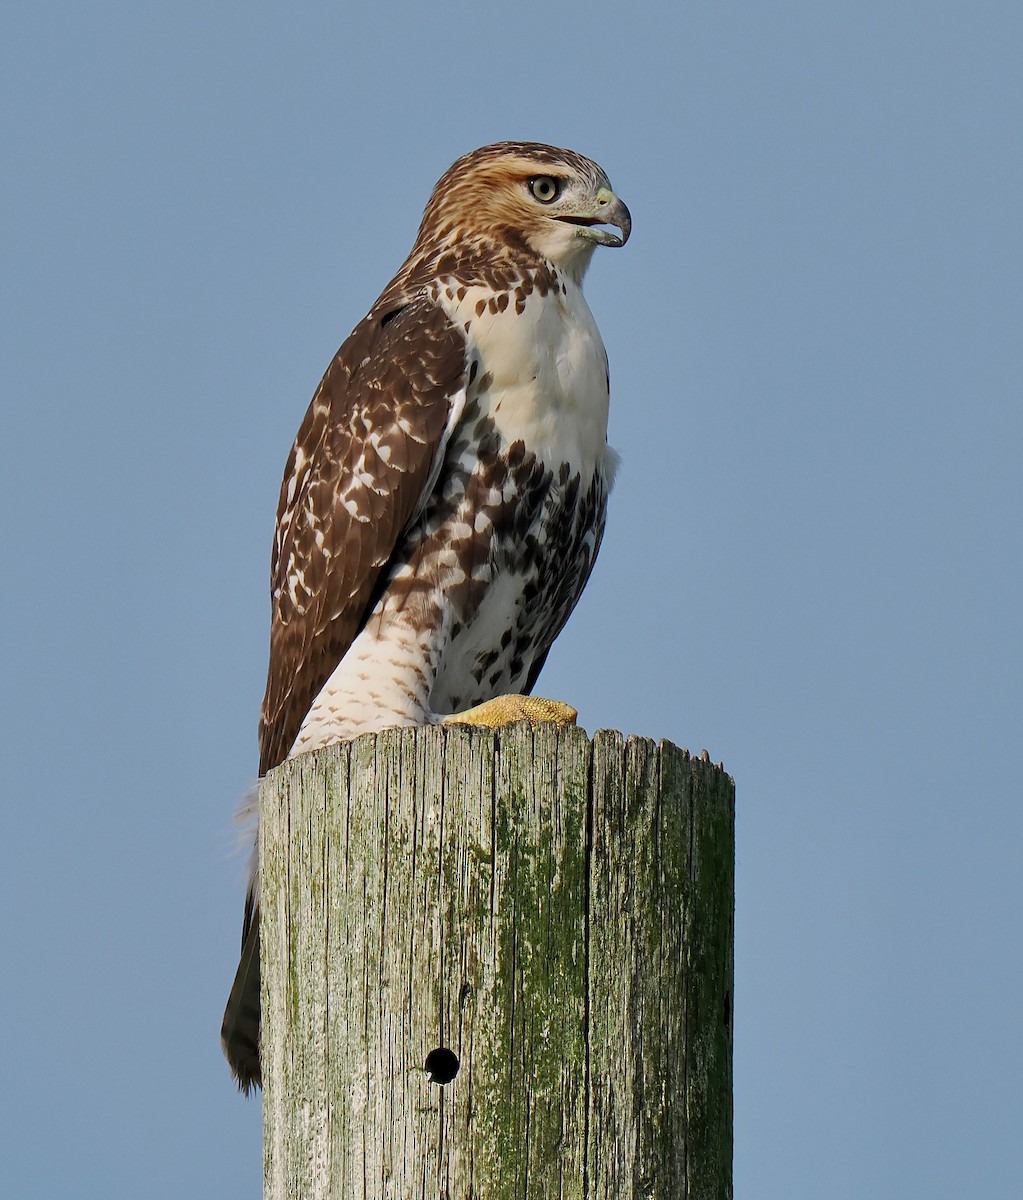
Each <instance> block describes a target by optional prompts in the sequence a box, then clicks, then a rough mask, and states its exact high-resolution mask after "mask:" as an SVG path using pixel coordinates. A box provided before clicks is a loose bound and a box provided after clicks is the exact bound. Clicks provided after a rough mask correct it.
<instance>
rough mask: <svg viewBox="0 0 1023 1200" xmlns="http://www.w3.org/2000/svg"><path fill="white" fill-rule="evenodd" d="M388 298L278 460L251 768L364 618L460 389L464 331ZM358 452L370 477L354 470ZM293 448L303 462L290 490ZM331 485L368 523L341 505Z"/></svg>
mask: <svg viewBox="0 0 1023 1200" xmlns="http://www.w3.org/2000/svg"><path fill="white" fill-rule="evenodd" d="M388 307H390V308H391V310H392V311H393V307H394V298H393V296H391V297H388V295H387V293H385V296H384V297H381V302H378V303H377V304H376V305H375V306H374V308H373V310H372V311H371V312H370V314H369V315H368V316H367V317H366V319H365V320H364V321H362V322H361V323H360V324H359V325H358V326H357V327H356V329H355V330H354V332H353V333H352V334H351V336H350V337H349V338H348V340H347V341H346V342H345V343H344V345H343V346H342V347H341V349H340V350H339V351H338V352H337V354H336V355H335V357H334V360H333V362H332V363H331V364H330V366H329V367H328V368H327V372H326V374H325V375H324V377H323V380H322V382H321V383H320V386H319V387H318V388H317V390H316V393H315V395H314V396H313V399H312V403H311V404H310V406H309V410H308V412H307V413H306V416H305V419H304V420H303V422H302V425H301V428H300V429H299V432H298V436H297V438H296V439H295V445H294V447H293V448H292V451H291V455H290V456H289V459H288V466H287V469H286V470H285V475H284V483H283V484H282V487H281V496H280V501H279V504H278V509H277V538H276V539H275V544H274V552H273V558H272V562H271V594H272V611H271V627H270V666H269V671H268V675H267V684H266V694H265V697H264V700H263V708H262V713H261V716H260V726H259V749H260V765H259V770H260V774H261V775H262V774H264V773H265V772H266V771H268V770H270V769H271V768H272V767H274V766H276V765H277V764H278V763H279V762H281V761H283V759H284V758H285V757H286V756H287V754H288V751H289V750H290V749H291V746H292V743H293V742H294V740H295V738H296V736H297V735H298V731H299V728H300V726H301V724H302V720H303V718H304V717H305V715H306V713H307V712H308V711H309V706H310V705H311V704H312V702H313V700H314V699H315V697H316V695H317V693H318V692H319V691H320V689H321V688H322V687H323V685H324V684H325V683H326V682H327V680H328V678H329V677H330V674H331V672H332V671H333V669H334V667H335V666H336V665H337V664H338V663H339V662H340V661H341V658H342V657H343V655H344V653H345V651H346V650H347V649H348V647H349V646H350V645H351V643H352V640H353V639H354V638H355V636H356V634H357V633H358V632H359V629H360V628H361V627H362V625H363V623H364V622H365V620H366V616H367V612H368V610H367V606H368V602H369V599H370V597H371V596H372V595H373V592H374V589H375V587H376V584H377V581H378V579H379V577H380V574H381V572H382V571H383V570H384V568H385V567H386V565H387V562H388V560H389V559H390V557H391V554H392V553H393V551H394V547H395V545H396V544H397V542H398V539H399V538H400V536H401V533H402V531H403V530H404V529H405V528H406V526H407V524H408V522H409V518H410V517H411V516H412V514H413V512H414V511H415V509H416V507H417V505H418V504H419V501H420V499H421V494H422V491H423V488H424V486H425V483H426V481H427V479H428V477H429V473H430V467H431V465H432V463H433V457H434V453H435V451H436V447H437V445H438V443H439V442H440V440H441V436H442V433H443V431H444V427H445V424H446V422H447V420H448V415H449V407H450V399H451V397H452V396H453V395H454V394H455V393H457V392H458V391H459V390H460V388H461V387H462V383H463V377H464V363H465V341H464V338H463V336H462V335H461V333H460V331H458V330H455V329H453V328H452V327H451V325H450V323H449V322H448V321H447V319H446V317H445V316H444V314H443V312H442V310H441V309H439V308H437V307H436V306H434V305H433V304H432V303H430V302H429V301H428V300H426V299H424V298H423V297H417V298H414V299H411V300H410V301H409V302H408V303H407V304H405V305H404V307H402V308H401V311H400V312H398V313H397V315H396V316H394V317H392V319H391V320H389V321H387V323H386V324H384V323H382V321H381V316H382V315H386V310H387V309H388ZM381 309H383V310H385V311H384V312H383V313H381ZM367 359H368V362H367V361H366V360H367ZM399 421H402V422H404V423H405V424H406V426H407V427H408V428H409V429H410V430H411V432H404V431H403V430H402V428H401V427H400V426H399V423H398V422H399ZM371 430H372V431H375V432H376V433H378V435H379V436H380V438H381V445H382V446H386V447H388V448H389V450H390V457H389V459H388V460H387V461H385V460H384V458H382V457H381V456H380V455H379V454H378V453H377V452H376V451H374V450H373V448H372V446H371V445H370V444H369V441H368V434H369V432H370V431H371ZM363 454H365V455H366V458H365V462H364V473H365V474H366V475H369V476H371V477H372V480H373V484H372V486H369V485H368V484H366V483H361V482H359V481H358V479H357V478H356V476H355V475H354V471H353V468H354V467H355V465H356V464H357V463H358V462H359V459H360V456H362V455H363ZM300 457H303V458H304V460H305V465H304V467H303V468H302V470H301V471H300V472H299V474H298V484H297V487H296V489H295V492H294V496H293V497H292V498H291V499H289V494H288V492H289V486H290V485H291V481H292V478H293V476H294V474H295V465H296V463H297V462H298V461H299V458H300ZM342 488H345V495H346V496H347V498H348V499H349V502H350V503H352V504H354V505H355V506H356V507H357V509H358V510H359V512H360V513H361V514H364V515H366V516H367V517H368V518H369V519H368V520H367V521H361V520H358V519H357V518H356V517H355V516H353V515H352V514H351V513H350V512H349V511H348V509H347V508H346V507H345V505H344V503H343V502H342V499H341V495H340V494H339V493H340V491H341V489H342ZM317 531H319V533H320V536H321V537H322V538H323V539H324V543H323V545H322V547H320V546H317V543H316V535H317ZM296 578H300V579H301V580H302V586H298V587H296V586H295V580H296ZM289 584H290V585H291V587H290V588H289ZM292 589H294V590H295V591H296V593H297V594H296V595H295V596H294V598H292V595H291V590H292Z"/></svg>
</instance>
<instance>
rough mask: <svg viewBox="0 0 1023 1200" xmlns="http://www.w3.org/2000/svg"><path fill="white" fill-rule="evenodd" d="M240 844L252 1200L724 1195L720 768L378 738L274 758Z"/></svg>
mask: <svg viewBox="0 0 1023 1200" xmlns="http://www.w3.org/2000/svg"><path fill="white" fill-rule="evenodd" d="M260 861H261V870H262V879H263V893H262V896H263V898H262V926H261V934H262V947H263V970H262V986H263V993H262V1002H263V1047H262V1053H263V1064H264V1067H263V1078H264V1097H263V1113H264V1155H265V1189H264V1195H265V1197H266V1198H267V1200H284V1198H285V1197H302V1198H303V1200H320V1198H330V1200H341V1198H344V1200H349V1198H354V1197H359V1198H365V1200H391V1198H394V1200H398V1198H401V1200H408V1198H411V1197H431V1198H432V1197H446V1198H450V1200H470V1198H473V1200H504V1198H505V1197H508V1198H511V1197H515V1198H526V1200H533V1198H537V1200H541V1198H542V1200H547V1198H553V1197H558V1198H567V1197H579V1198H581V1200H591V1198H593V1200H596V1198H601V1200H621V1198H624V1197H630V1198H632V1197H652V1198H657V1200H661V1198H663V1200H669V1198H670V1200H678V1198H681V1197H701V1198H702V1197H715V1198H717V1197H728V1196H730V1195H731V1136H732V1131H731V1104H732V1100H731V1049H732V1035H731V992H732V924H733V890H734V889H733V861H734V789H733V785H732V781H731V780H730V779H729V778H728V776H727V775H726V774H725V773H724V771H723V770H721V769H720V768H718V767H714V766H712V765H711V764H710V763H707V762H703V761H697V760H693V759H691V758H690V757H689V755H688V754H687V753H686V752H685V751H682V750H679V749H678V748H677V747H674V746H672V745H670V744H669V743H661V744H660V745H659V746H658V745H655V744H654V743H653V742H651V741H649V740H646V739H642V738H629V739H623V738H622V736H621V735H620V734H617V733H614V732H607V731H605V732H601V733H598V734H597V735H596V736H595V737H594V739H593V741H592V742H591V741H590V740H589V739H588V738H587V736H586V734H585V733H584V732H583V731H582V730H579V729H564V730H561V731H558V730H556V729H555V728H554V727H553V726H538V727H535V728H533V727H530V726H527V725H519V726H514V727H510V728H506V729H503V730H500V731H498V732H496V733H492V732H489V731H481V730H476V729H471V728H467V727H453V728H449V729H439V728H429V729H405V730H388V731H386V732H384V733H381V734H377V735H369V736H367V737H363V738H359V739H358V740H357V741H354V742H352V743H348V744H342V745H338V746H332V747H329V748H327V749H325V750H321V751H318V752H316V753H315V754H311V755H305V756H302V757H300V758H297V759H294V760H290V761H288V762H286V763H284V764H283V765H282V766H281V767H279V768H277V769H276V770H274V771H272V772H270V774H269V775H268V776H267V778H266V779H265V780H264V783H263V786H262V794H261V826H260ZM439 1047H446V1048H449V1049H450V1050H452V1051H454V1053H455V1054H457V1055H458V1058H459V1066H458V1071H457V1074H456V1075H455V1077H454V1079H453V1080H451V1081H450V1082H449V1083H447V1084H445V1085H441V1084H439V1083H436V1082H432V1081H431V1079H430V1077H429V1075H428V1073H427V1070H426V1066H425V1064H426V1060H427V1055H428V1054H429V1053H430V1052H431V1051H432V1050H434V1049H436V1048H439Z"/></svg>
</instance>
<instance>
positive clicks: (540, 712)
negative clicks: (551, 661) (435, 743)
mask: <svg viewBox="0 0 1023 1200" xmlns="http://www.w3.org/2000/svg"><path fill="white" fill-rule="evenodd" d="M578 716H579V714H578V713H577V712H576V710H575V709H574V708H573V707H572V706H571V704H565V703H563V702H562V701H561V700H547V699H545V698H544V697H543V696H518V695H509V696H495V697H494V699H493V700H487V701H486V703H484V704H477V705H476V707H475V708H467V709H466V710H465V712H460V713H452V714H451V716H450V717H445V718H444V719H443V721H442V724H444V725H482V726H484V727H485V728H487V729H497V728H499V727H500V726H501V725H514V724H515V722H516V721H529V722H530V723H531V724H534V725H536V724H539V723H540V722H541V721H553V722H554V724H555V725H558V726H564V725H574V724H575V722H576V717H578Z"/></svg>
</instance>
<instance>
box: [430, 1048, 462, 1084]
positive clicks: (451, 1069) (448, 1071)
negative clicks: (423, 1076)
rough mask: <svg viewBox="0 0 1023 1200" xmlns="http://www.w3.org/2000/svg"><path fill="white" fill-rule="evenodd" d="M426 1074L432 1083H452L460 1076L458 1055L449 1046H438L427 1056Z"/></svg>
mask: <svg viewBox="0 0 1023 1200" xmlns="http://www.w3.org/2000/svg"><path fill="white" fill-rule="evenodd" d="M426 1073H427V1075H429V1077H430V1082H431V1083H441V1084H444V1083H450V1082H451V1081H452V1079H454V1077H455V1076H456V1075H457V1074H458V1055H457V1054H456V1053H455V1052H454V1050H449V1049H448V1048H447V1046H438V1047H437V1049H436V1050H431V1051H430V1053H429V1054H428V1055H427V1056H426Z"/></svg>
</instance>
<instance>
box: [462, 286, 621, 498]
mask: <svg viewBox="0 0 1023 1200" xmlns="http://www.w3.org/2000/svg"><path fill="white" fill-rule="evenodd" d="M564 286H565V292H564V294H562V293H561V292H560V291H550V292H548V293H547V294H546V295H544V296H542V295H540V294H539V293H538V292H536V291H533V292H531V293H530V294H529V295H528V296H527V297H526V300H525V309H524V311H523V312H521V313H517V312H516V311H515V305H514V302H513V303H511V304H509V305H508V307H507V308H505V309H504V311H498V312H491V311H490V310H489V308H484V310H483V312H482V313H481V314H479V315H477V312H476V308H477V306H478V305H479V302H480V301H481V300H482V301H484V302H486V301H489V300H490V299H491V298H492V297H493V295H494V293H493V292H492V291H490V290H489V289H487V288H482V287H473V288H468V289H467V290H466V292H465V294H464V296H463V298H462V299H461V300H460V301H458V300H454V299H451V298H449V294H444V293H442V294H441V296H440V297H439V300H440V303H441V304H443V305H444V308H445V309H446V311H447V313H448V315H449V316H450V318H451V320H452V321H453V322H454V323H455V324H457V325H459V326H460V327H462V328H466V323H468V329H467V330H466V338H467V354H468V357H469V361H470V362H471V361H473V359H476V360H478V361H479V364H480V366H479V373H478V377H477V386H478V384H479V383H480V382H485V383H486V384H487V386H486V388H485V390H483V391H481V392H480V393H479V396H478V400H479V403H480V405H481V407H482V409H483V410H484V412H486V413H487V414H488V415H489V416H490V417H491V418H492V419H493V421H494V423H495V425H496V426H497V428H498V430H499V432H500V433H501V435H502V437H503V439H504V440H505V441H506V444H511V443H512V442H515V441H518V440H520V439H521V440H522V442H523V443H524V444H525V446H526V448H527V449H528V450H531V451H532V452H533V453H534V454H536V455H537V456H538V457H539V458H540V459H541V460H542V461H543V462H544V463H546V464H547V465H548V466H552V467H557V466H558V465H560V464H561V463H568V465H569V468H570V471H571V473H572V474H575V473H576V472H578V473H579V474H580V475H581V477H582V481H583V483H584V485H585V484H586V483H587V482H588V481H589V480H590V479H591V478H592V476H593V472H594V470H595V469H596V468H598V467H602V466H603V465H604V462H605V449H606V446H607V411H608V387H607V354H606V353H605V351H604V343H603V342H602V341H601V339H600V333H599V331H598V330H597V325H596V322H595V321H594V319H593V314H592V313H591V312H590V308H589V305H588V304H587V303H586V299H585V297H584V296H583V293H582V290H581V288H580V287H579V285H578V284H576V283H574V282H573V281H572V280H571V279H566V280H565V281H564ZM470 395H471V393H470Z"/></svg>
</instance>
